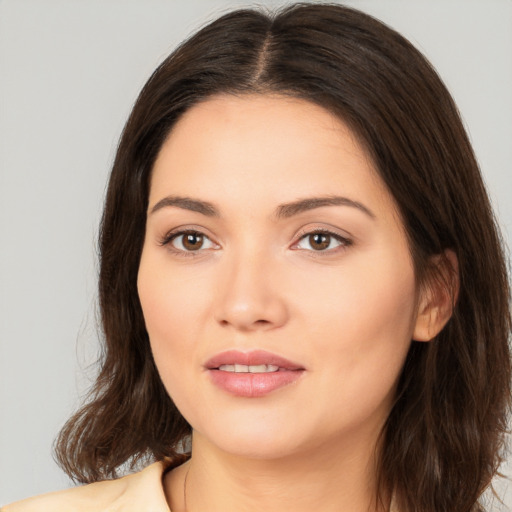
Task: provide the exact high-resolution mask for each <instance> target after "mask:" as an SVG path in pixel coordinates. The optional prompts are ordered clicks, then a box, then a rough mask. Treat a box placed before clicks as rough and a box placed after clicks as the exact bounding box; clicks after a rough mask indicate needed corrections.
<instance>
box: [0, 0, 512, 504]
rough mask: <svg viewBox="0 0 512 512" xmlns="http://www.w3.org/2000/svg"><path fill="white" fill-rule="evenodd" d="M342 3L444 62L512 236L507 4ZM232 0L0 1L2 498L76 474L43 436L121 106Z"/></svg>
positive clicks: (90, 371) (81, 295)
mask: <svg viewBox="0 0 512 512" xmlns="http://www.w3.org/2000/svg"><path fill="white" fill-rule="evenodd" d="M282 3H283V2H277V1H274V2H272V1H263V2H262V1H260V2H258V4H259V5H273V6H276V5H280V4H282ZM345 3H347V4H349V5H354V6H356V7H359V8H361V9H362V10H366V11H367V12H369V13H371V14H374V15H375V16H377V17H379V18H380V19H382V20H383V21H385V22H387V23H388V24H390V25H391V26H393V27H394V28H396V29H398V30H399V31H400V32H402V33H403V34H404V35H405V36H407V37H408V38H410V39H411V40H412V42H413V43H415V44H416V45H417V46H418V47H419V48H420V49H421V50H422V51H423V52H424V53H426V55H427V56H428V57H429V58H430V59H431V61H432V62H433V63H434V65H435V66H436V67H437V69H438V71H439V72H440V74H441V76H443V78H444V79H445V82H446V83H447V85H448V87H449V88H450V90H451V91H452V93H453V95H454V97H455V99H456V101H457V103H458V105H459V107H460V110H461V112H462V115H463V117H464V120H465V123H466V125H467V128H468V130H469V132H470V134H471V138H472V140H473V143H474V147H475V150H476V153H477V155H478V158H479V161H480V163H481V166H482V169H483V173H484V176H485V180H486V182H487V184H488V187H489V190H490V194H491V197H492V200H493V202H494V205H495V207H496V210H497V212H498V216H499V219H500V222H501V225H502V226H503V229H504V233H505V235H506V237H507V238H508V239H509V240H510V235H511V233H512V206H511V201H510V199H509V195H510V192H511V191H512V186H511V185H512V177H511V172H510V168H511V162H512V94H511V91H512V1H511V0H479V1H471V0H459V1H455V0H409V1H407V0H402V1H400V0H359V1H358V0H354V1H348V2H345ZM240 5H250V4H248V2H234V1H223V0H218V1H217V0H216V1H212V0H209V1H204V0H203V1H198V0H195V1H188V2H185V1H172V0H167V1H164V0H87V1H84V0H0V171H1V172H0V246H1V251H0V315H1V316H0V319H1V320H0V321H1V324H0V504H5V503H8V502H10V501H13V500H16V499H20V498H22V497H26V496H29V495H33V494H38V493H42V492H46V491H50V490H55V489H59V488H63V487H66V486H68V485H69V481H68V480H67V478H66V477H65V476H64V475H63V474H62V473H61V471H60V470H59V469H58V468H57V466H56V465H55V464H54V462H53V461H52V458H51V445H52V441H53V439H54V437H55V435H56V433H57V432H58V430H59V428H60V427H61V425H62V424H63V422H64V421H65V419H66V418H67V417H68V416H69V414H70V412H71V411H72V410H73V409H74V408H75V407H76V406H77V405H78V403H79V401H80V397H81V396H82V395H83V393H84V391H85V390H86V389H87V387H88V385H89V384H90V381H91V379H92V377H93V376H94V367H93V366H91V364H92V362H93V361H94V359H95V357H96V354H97V350H98V344H97V336H96V313H97V312H96V309H95V308H96V306H95V287H96V274H97V261H96V253H95V240H96V236H97V224H98V221H99V216H100V210H101V204H102V199H103V194H104V187H105V182H106V178H107V175H108V171H109V167H110V165H111V163H112V159H113V155H114V151H115V147H116V144H117V140H118V137H119V135H120V132H121V129H122V126H123V123H124V121H125V119H126V116H127V115H128V113H129V110H130V107H131V105H132V104H133V101H134V100H135V98H136V95H137V93H138V91H139V89H140V88H141V86H142V85H143V83H144V82H145V80H146V79H147V78H148V76H149V74H150V73H151V72H152V70H153V69H154V68H155V67H156V65H157V64H158V63H159V62H160V61H161V60H162V59H163V58H164V57H165V56H166V55H167V54H168V53H169V51H170V50H171V49H172V48H173V47H174V46H175V45H176V44H177V43H178V42H179V41H181V40H182V39H183V38H184V37H186V36H187V35H189V34H190V33H191V32H192V31H193V30H195V29H197V28H198V27H199V26H201V25H202V24H204V23H205V22H206V21H207V20H209V19H211V18H212V17H214V16H216V15H218V14H220V13H222V12H224V11H226V10H228V8H229V7H233V6H240ZM252 5H254V4H252ZM505 471H506V472H507V474H511V473H512V470H511V469H510V468H505ZM510 487H511V486H510V485H509V484H508V482H507V481H504V482H500V483H498V490H499V493H500V495H502V496H504V497H505V501H506V502H507V503H508V507H507V508H506V509H507V510H508V509H512V489H511V488H510ZM491 509H492V510H500V509H501V507H499V506H498V505H497V504H495V505H494V506H493V507H492V508H491Z"/></svg>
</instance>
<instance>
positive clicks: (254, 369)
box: [219, 364, 279, 373]
mask: <svg viewBox="0 0 512 512" xmlns="http://www.w3.org/2000/svg"><path fill="white" fill-rule="evenodd" d="M219 370H220V371H221V372H234V373H272V372H277V371H278V370H279V366H277V365H275V364H254V365H246V364H223V365H221V366H219Z"/></svg>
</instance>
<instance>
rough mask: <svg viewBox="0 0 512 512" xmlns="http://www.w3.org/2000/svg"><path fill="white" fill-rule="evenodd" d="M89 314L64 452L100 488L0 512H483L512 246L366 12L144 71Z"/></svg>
mask: <svg viewBox="0 0 512 512" xmlns="http://www.w3.org/2000/svg"><path fill="white" fill-rule="evenodd" d="M100 305H101V311H102V320H103V328H104V332H105V358H104V362H103V366H102V368H101V372H100V374H99V376H98V380H97V382H96V385H95V388H94V390H93V393H92V395H91V399H90V401H89V403H88V404H87V405H86V406H85V407H84V408H83V409H81V410H80V411H79V412H78V413H77V414H76V415H75V416H74V417H73V418H72V419H71V420H70V421H69V422H68V424H67V425H66V427H65V428H64V430H63V431H62V432H61V435H60V438H59V441H58V444H57V455H58V457H59V460H60V462H61V465H62V466H63V468H64V469H65V470H66V471H67V473H68V474H69V475H70V476H72V477H74V478H75V480H76V481H78V482H83V483H91V485H88V486H84V487H81V488H77V489H73V490H70V491H64V492H62V493H57V494H53V495H49V496H47V497H41V498H35V499H33V500H28V501H26V502H21V503H20V504H18V505H16V504H15V505H12V506H10V507H6V508H5V510H6V511H7V512H8V511H11V510H12V511H16V510H36V509H37V510H41V509H44V508H45V507H46V508H47V509H51V510H69V509H73V510H88V511H90V510H154V511H164V510H169V508H170V509H171V510H172V511H173V512H179V511H188V512H191V511H192V512H193V511H195V510H212V511H216V510H248V511H250V510H260V509H263V510H269V511H272V510H294V511H301V510H311V509H318V510H323V511H330V510H350V511H353V512H358V511H363V510H364V511H368V510H372V511H379V512H380V511H385V510H398V511H402V512H406V511H416V510H418V511H422V512H423V511H424V512H427V511H429V512H433V511H436V512H439V511H443V510H444V511H477V510H481V507H480V505H479V504H478V499H479V497H480V495H481V493H482V492H483V491H484V490H485V488H486V487H487V486H488V485H489V483H490V481H491V479H492V477H493V475H494V474H495V473H496V471H497V468H498V465H499V463H500V460H501V455H502V445H503V436H504V432H505V429H506V419H507V410H508V407H509V394H510V387H509V381H510V356H509V352H508V337H509V333H510V314H509V291H508V281H507V274H506V268H505V264H504V257H503V252H502V249H501V247H500V240H499V234H498V232H497V230H496V227H495V223H494V220H493V215H492V212H491V209H490V205H489V201H488V198H487V195H486V192H485V189H484V187H483V184H482V180H481V177H480V174H479V171H478V167H477V164H476V162H475V158H474V155H473V152H472V149H471V146H470V144H469V142H468V138H467V135H466V134H465V132H464V129H463V127H462V124H461V121H460V119H459V116H458V113H457V110H456V107H455V105H454V103H453V101H452V99H451V97H450V96H449V94H448V92H447V91H446V89H445V87H444V86H443V84H442V83H441V81H440V80H439V78H438V77H437V75H436V74H435V72H434V71H433V70H432V69H431V67H430V66H429V64H428V63H427V62H426V61H425V59H424V58H423V57H422V56H421V55H420V54H419V53H418V52H417V51H416V50H415V49H414V48H413V47H412V46H411V45H410V44H409V43H408V42H407V41H405V40H404V39H403V38H402V37H401V36H399V35H398V34H397V33H395V32H394V31H392V30H390V29H389V28H387V27H385V26H384V25H382V24H381V23H379V22H377V21H376V20H374V19H373V18H370V17H369V16H366V15H364V14H362V13H360V12H358V11H355V10H351V9H348V8H344V7H341V6H329V5H320V4H312V5H297V6H292V7H289V8H287V9H285V10H283V11H282V12H280V13H278V14H277V15H275V16H273V17H272V16H271V17H269V16H267V15H266V14H262V13H259V12H256V11H237V12H233V13H231V14H228V15H226V16H224V17H222V18H220V19H219V20H217V21H215V22H213V23H212V24H210V25H209V26H207V27H205V28H204V29H202V30H201V31H200V32H198V33H197V34H196V35H195V36H193V37H192V38H191V39H190V40H188V41H187V42H185V43H184V44H183V45H182V46H181V47H180V48H179V49H178V50H177V51H176V52H175V53H174V54H173V55H171V56H170V57H169V58H168V59H167V60H166V61H165V62H164V63H163V64H162V65H161V66H160V67H159V68H158V69H157V70H156V71H155V73H154V74H153V76H152V77H151V78H150V80H149V81H148V83H147V84H146V86H145V87H144V89H143V91H142V92H141V95H140V97H139V99H138V101H137V103H136V105H135V107H134V109H133V111H132V114H131V116H130V118H129V120H128V122H127V125H126V127H125V130H124V133H123V136H122V140H121V143H120V146H119V149H118V152H117V157H116V160H115V163H114V168H113V171H112V175H111V178H110V183H109V189H108V193H107V199H106V204H105V211H104V217H103V222H102V232H101V272H100ZM153 461H156V462H155V463H153V464H150V465H148V467H147V468H146V469H144V470H142V471H141V472H139V473H135V474H133V475H131V476H128V477H125V478H121V479H118V480H114V481H107V482H100V481H101V480H104V479H106V478H107V479H108V478H111V477H116V476H117V474H118V472H119V471H120V468H121V467H122V466H124V465H128V466H129V467H131V468H132V469H136V468H137V469H138V468H140V467H141V466H145V465H147V464H148V463H149V462H153ZM92 482H97V483H92Z"/></svg>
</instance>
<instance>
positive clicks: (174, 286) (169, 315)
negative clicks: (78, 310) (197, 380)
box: [137, 255, 211, 394]
mask: <svg viewBox="0 0 512 512" xmlns="http://www.w3.org/2000/svg"><path fill="white" fill-rule="evenodd" d="M184 276H185V277H184ZM137 287H138V292H139V299H140V302H141V306H142V311H143V314H144V320H145V324H146V330H147V332H148V335H149V340H150V344H151V350H152V352H153V357H154V359H155V363H156V366H157V369H158V372H159V374H160V375H161V377H162V381H163V383H164V385H165V387H166V389H167V391H168V393H169V394H174V393H175V392H177V389H175V388H176V387H177V386H176V382H177V381H178V379H177V378H176V379H175V378H174V377H175V376H176V377H177V376H179V378H180V380H182V379H183V378H184V377H185V376H186V373H187V372H189V371H192V370H193V369H195V366H194V363H196V362H197V361H198V356H197V354H196V350H197V347H198V343H197V340H199V339H201V338H202V337H204V333H203V330H202V326H203V325H204V323H203V322H202V321H201V318H202V317H204V316H206V315H207V314H208V313H207V310H208V308H209V303H210V302H211V301H209V300H208V297H211V292H209V291H208V289H207V283H205V282H204V280H198V279H196V278H194V276H191V275H188V276H187V274H186V273H183V272H179V270H178V271H176V269H173V270H172V271H170V270H169V269H168V265H165V264H162V263H161V262H160V261H159V260H158V258H155V257H154V256H153V255H150V256H148V257H144V255H143V257H142V259H141V264H140V268H139V274H138V280H137ZM191 363H192V364H191ZM198 364H199V363H198Z"/></svg>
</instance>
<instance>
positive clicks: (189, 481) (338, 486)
mask: <svg viewBox="0 0 512 512" xmlns="http://www.w3.org/2000/svg"><path fill="white" fill-rule="evenodd" d="M192 454H193V456H192V458H191V459H190V460H189V461H188V462H187V463H186V464H184V465H183V466H180V467H178V468H177V469H176V470H174V471H173V472H171V473H169V474H168V475H167V477H166V481H165V487H166V491H167V495H168V497H169V502H170V505H171V510H172V512H196V511H199V510H208V511H211V512H221V511H222V512H224V511H226V510H237V511H240V512H256V511H258V512H261V511H265V512H284V511H289V510H293V511H294V512H306V511H307V512H311V510H322V512H340V511H347V512H348V511H350V512H384V511H385V510H387V508H386V507H384V508H382V507H381V506H380V505H377V504H376V499H375V497H376V482H375V447H374V446H365V447H362V446H360V445H357V443H351V445H350V446H335V445H334V444H333V443H330V444H329V446H327V447H325V449H322V448H318V447H316V448H315V449H312V450H309V451H308V450H304V451H302V452H300V453H296V454H293V455H288V456H287V457H283V458H276V459H271V460H269V459H255V458H247V457H241V456H237V455H232V454H227V453H225V452H222V451H221V450H219V449H218V448H216V447H214V446H212V445H211V444H210V443H209V442H208V441H207V440H206V439H205V438H203V437H202V436H201V435H199V434H197V433H195V434H194V435H193V441H192ZM185 480H186V482H185ZM185 484H186V485H185ZM184 491H185V492H184Z"/></svg>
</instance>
